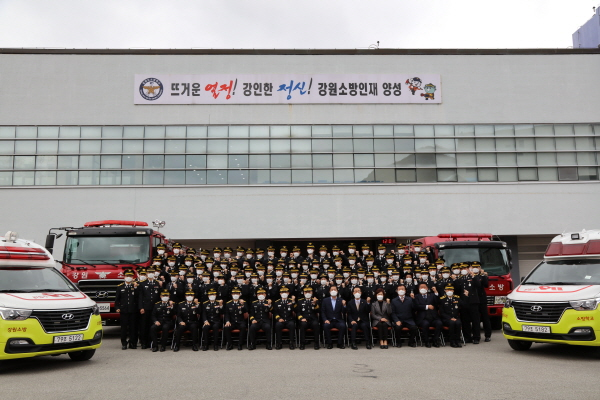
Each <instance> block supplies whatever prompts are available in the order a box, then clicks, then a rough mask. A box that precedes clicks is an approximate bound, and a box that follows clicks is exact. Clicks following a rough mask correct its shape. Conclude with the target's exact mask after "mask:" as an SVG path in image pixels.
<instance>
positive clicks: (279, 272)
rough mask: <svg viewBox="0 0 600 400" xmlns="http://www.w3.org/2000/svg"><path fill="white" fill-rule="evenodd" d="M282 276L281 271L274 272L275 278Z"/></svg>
mask: <svg viewBox="0 0 600 400" xmlns="http://www.w3.org/2000/svg"><path fill="white" fill-rule="evenodd" d="M282 275H283V271H275V276H282Z"/></svg>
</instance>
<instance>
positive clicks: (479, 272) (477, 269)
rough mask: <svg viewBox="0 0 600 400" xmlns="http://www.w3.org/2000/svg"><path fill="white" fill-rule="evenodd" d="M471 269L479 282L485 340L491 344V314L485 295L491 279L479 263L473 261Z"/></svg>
mask: <svg viewBox="0 0 600 400" xmlns="http://www.w3.org/2000/svg"><path fill="white" fill-rule="evenodd" d="M471 268H472V269H473V279H478V280H479V288H478V289H477V294H478V295H479V315H480V319H481V324H482V325H483V333H484V337H485V339H484V340H485V341H486V342H489V341H491V340H492V323H491V321H490V314H489V313H488V307H487V295H486V293H485V289H486V288H487V287H489V286H490V282H489V277H488V274H487V272H485V271H484V270H483V268H481V263H480V262H479V261H473V262H472V263H471ZM473 339H475V338H473Z"/></svg>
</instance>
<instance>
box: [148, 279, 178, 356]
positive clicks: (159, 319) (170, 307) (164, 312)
mask: <svg viewBox="0 0 600 400" xmlns="http://www.w3.org/2000/svg"><path fill="white" fill-rule="evenodd" d="M160 300H161V301H159V302H158V303H156V304H155V305H154V309H153V310H152V327H151V328H150V337H151V338H152V352H153V353H155V352H157V351H158V331H162V334H161V338H160V351H161V352H162V351H165V348H166V346H167V338H168V337H169V331H170V330H171V329H173V326H174V321H173V319H174V318H175V317H176V315H177V313H176V310H175V306H174V304H173V302H172V301H170V300H169V292H168V291H166V290H163V291H162V292H161V294H160Z"/></svg>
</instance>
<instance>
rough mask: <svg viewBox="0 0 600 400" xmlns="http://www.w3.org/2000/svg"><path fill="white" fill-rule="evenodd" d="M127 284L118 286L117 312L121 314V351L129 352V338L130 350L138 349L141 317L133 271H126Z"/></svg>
mask: <svg viewBox="0 0 600 400" xmlns="http://www.w3.org/2000/svg"><path fill="white" fill-rule="evenodd" d="M124 276H125V282H123V283H121V284H119V286H117V291H116V298H115V311H116V312H118V313H119V314H120V317H121V318H120V322H121V349H122V350H127V337H128V336H129V348H130V349H137V340H138V339H137V326H136V323H137V316H138V315H139V310H140V309H139V301H138V290H137V284H135V283H134V282H133V271H131V270H128V271H125V274H124Z"/></svg>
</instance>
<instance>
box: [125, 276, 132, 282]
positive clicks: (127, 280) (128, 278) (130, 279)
mask: <svg viewBox="0 0 600 400" xmlns="http://www.w3.org/2000/svg"><path fill="white" fill-rule="evenodd" d="M132 281H133V278H132V277H130V276H126V277H125V282H127V283H129V282H132Z"/></svg>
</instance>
